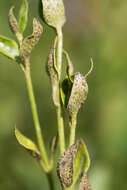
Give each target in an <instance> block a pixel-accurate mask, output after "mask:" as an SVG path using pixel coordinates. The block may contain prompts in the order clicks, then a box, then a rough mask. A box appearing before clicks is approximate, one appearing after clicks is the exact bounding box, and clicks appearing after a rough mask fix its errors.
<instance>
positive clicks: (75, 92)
mask: <svg viewBox="0 0 127 190" xmlns="http://www.w3.org/2000/svg"><path fill="white" fill-rule="evenodd" d="M87 94H88V85H87V82H86V79H85V77H84V76H83V75H82V74H81V73H79V72H77V73H76V74H75V75H74V82H73V86H72V90H71V94H70V97H69V101H68V105H67V109H68V111H69V114H70V116H71V117H73V116H76V115H77V113H78V111H79V109H80V107H81V105H82V104H83V103H84V102H85V100H86V98H87Z"/></svg>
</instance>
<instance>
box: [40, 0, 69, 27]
mask: <svg viewBox="0 0 127 190" xmlns="http://www.w3.org/2000/svg"><path fill="white" fill-rule="evenodd" d="M42 4H43V16H44V19H45V21H46V23H47V24H48V25H50V26H52V27H55V28H61V27H62V26H63V25H64V23H65V10H64V4H63V1H62V0H42Z"/></svg>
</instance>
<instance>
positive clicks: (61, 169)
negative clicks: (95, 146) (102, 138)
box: [57, 140, 90, 188]
mask: <svg viewBox="0 0 127 190" xmlns="http://www.w3.org/2000/svg"><path fill="white" fill-rule="evenodd" d="M89 166H90V158H89V154H88V150H87V147H86V145H85V144H84V142H83V141H82V140H80V141H77V142H76V143H75V144H73V145H72V146H70V147H69V148H68V149H67V150H66V151H65V152H64V154H63V155H62V156H61V157H60V158H59V160H58V167H57V173H58V176H59V179H60V181H61V185H62V187H64V188H66V187H73V186H74V185H75V184H76V183H77V182H78V180H79V179H80V178H81V174H82V173H84V172H85V173H86V172H87V171H88V169H89Z"/></svg>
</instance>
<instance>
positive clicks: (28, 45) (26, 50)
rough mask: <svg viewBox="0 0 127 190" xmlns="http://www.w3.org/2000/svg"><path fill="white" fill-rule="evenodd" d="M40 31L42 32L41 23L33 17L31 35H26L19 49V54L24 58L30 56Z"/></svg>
mask: <svg viewBox="0 0 127 190" xmlns="http://www.w3.org/2000/svg"><path fill="white" fill-rule="evenodd" d="M42 32H43V27H42V25H41V24H40V22H39V21H38V20H37V19H36V18H34V19H33V33H32V35H30V36H28V37H26V38H25V39H24V40H23V43H22V47H21V51H20V55H21V56H22V57H24V58H26V57H29V56H30V54H31V52H32V50H33V48H34V46H35V45H36V44H37V42H38V41H39V39H40V37H41V34H42Z"/></svg>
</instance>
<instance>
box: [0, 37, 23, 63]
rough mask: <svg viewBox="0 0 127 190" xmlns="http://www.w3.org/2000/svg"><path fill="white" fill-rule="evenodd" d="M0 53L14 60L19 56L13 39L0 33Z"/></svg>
mask: <svg viewBox="0 0 127 190" xmlns="http://www.w3.org/2000/svg"><path fill="white" fill-rule="evenodd" d="M0 53H2V54H3V55H5V56H7V57H9V58H10V59H13V60H15V59H16V57H18V56H19V48H18V45H17V43H16V42H15V41H14V40H11V39H9V38H6V37H4V36H1V35H0Z"/></svg>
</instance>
